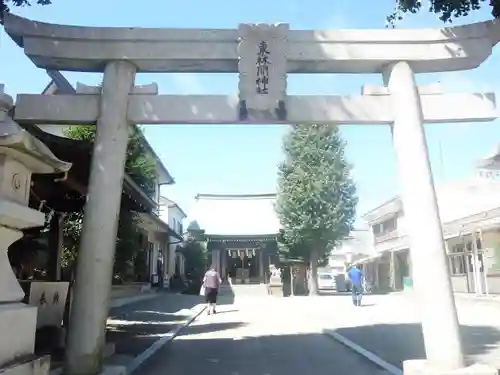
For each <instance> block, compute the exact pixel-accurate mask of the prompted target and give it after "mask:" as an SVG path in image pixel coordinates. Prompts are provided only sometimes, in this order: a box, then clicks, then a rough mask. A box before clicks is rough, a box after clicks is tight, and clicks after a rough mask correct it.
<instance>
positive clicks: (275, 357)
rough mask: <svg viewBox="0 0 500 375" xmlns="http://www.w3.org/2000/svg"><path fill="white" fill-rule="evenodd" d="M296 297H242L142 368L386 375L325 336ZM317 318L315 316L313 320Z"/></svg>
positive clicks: (258, 374) (228, 374) (190, 374)
mask: <svg viewBox="0 0 500 375" xmlns="http://www.w3.org/2000/svg"><path fill="white" fill-rule="evenodd" d="M289 300H290V299H275V298H270V297H267V296H266V297H254V298H247V299H237V300H236V302H235V303H234V304H228V305H224V306H221V307H220V308H219V311H218V314H217V315H214V316H206V315H204V316H202V317H200V318H198V319H197V320H196V321H195V322H194V323H193V324H192V325H190V326H189V327H188V328H186V329H185V331H184V332H183V333H182V334H181V336H179V337H177V338H176V339H175V340H174V341H173V342H172V343H171V344H170V345H169V346H167V347H165V348H163V349H162V350H160V351H159V352H158V353H157V355H155V356H154V357H153V358H152V359H151V360H150V361H149V362H148V363H146V364H145V365H144V366H142V367H141V368H139V369H138V372H140V373H141V375H157V374H162V373H167V374H176V375H198V374H202V373H203V374H205V375H247V374H248V375H250V374H251V375H285V374H286V375H290V374H308V375H316V374H318V375H320V374H321V375H324V374H326V373H328V374H333V375H334V374H339V375H340V374H342V375H343V374H350V375H358V374H359V375H361V374H363V375H365V374H383V373H384V372H383V371H382V370H380V369H379V368H377V367H375V366H374V365H373V364H371V363H370V362H368V361H365V360H364V359H362V358H361V357H360V356H358V355H357V354H355V353H353V352H351V351H350V350H349V349H347V348H346V347H344V346H343V345H341V344H339V343H337V342H336V341H334V340H332V339H330V338H328V337H327V336H325V335H323V334H321V329H320V326H319V325H317V324H316V323H313V324H311V317H304V316H303V315H302V312H301V311H300V310H290V307H291V306H293V304H290V303H289V302H288V301H289ZM313 320H314V318H313Z"/></svg>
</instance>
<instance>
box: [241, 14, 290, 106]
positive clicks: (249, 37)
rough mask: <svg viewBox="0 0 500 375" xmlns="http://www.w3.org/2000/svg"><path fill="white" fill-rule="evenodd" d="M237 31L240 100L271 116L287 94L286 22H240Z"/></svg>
mask: <svg viewBox="0 0 500 375" xmlns="http://www.w3.org/2000/svg"><path fill="white" fill-rule="evenodd" d="M238 33H239V45H238V54H239V57H240V60H239V63H238V71H239V79H240V82H239V98H240V104H242V103H243V105H244V107H245V110H246V111H254V112H255V111H258V112H260V113H262V112H267V113H268V115H269V116H273V115H274V113H275V112H276V109H277V108H278V107H279V106H280V103H284V100H285V96H286V74H287V67H286V61H287V51H288V39H287V37H288V25H287V24H278V25H270V24H240V25H239V27H238Z"/></svg>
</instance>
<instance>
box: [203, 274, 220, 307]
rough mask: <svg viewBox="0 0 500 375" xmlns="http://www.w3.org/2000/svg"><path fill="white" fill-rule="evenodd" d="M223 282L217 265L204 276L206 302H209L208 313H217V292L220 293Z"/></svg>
mask: <svg viewBox="0 0 500 375" xmlns="http://www.w3.org/2000/svg"><path fill="white" fill-rule="evenodd" d="M221 283H222V280H221V278H220V275H219V273H218V272H217V270H216V269H215V266H212V267H210V269H209V270H208V271H207V272H206V273H205V277H204V278H203V286H204V287H205V302H206V303H207V309H208V312H207V313H208V315H210V314H215V313H216V310H215V306H216V305H217V294H218V293H219V287H220V284H221Z"/></svg>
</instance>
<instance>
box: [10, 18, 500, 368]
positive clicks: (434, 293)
mask: <svg viewBox="0 0 500 375" xmlns="http://www.w3.org/2000/svg"><path fill="white" fill-rule="evenodd" d="M4 26H5V30H6V32H7V33H8V34H9V35H10V36H11V38H12V39H13V40H14V41H16V42H17V43H18V45H19V46H21V47H22V48H24V51H25V53H26V55H27V56H28V57H30V58H31V60H32V61H33V62H34V63H35V65H37V66H38V67H40V68H43V69H54V70H70V71H82V72H104V80H103V85H102V88H101V87H99V88H97V87H89V86H82V85H80V88H79V90H78V91H77V94H75V95H57V96H40V95H19V96H18V97H17V101H16V110H15V120H16V121H19V122H23V123H50V124H62V125H69V124H96V125H97V136H96V142H95V148H94V158H93V162H92V170H91V176H90V184H89V197H88V202H87V206H86V209H85V224H84V232H83V238H82V244H81V249H80V256H79V261H78V270H77V275H78V279H77V281H76V284H75V291H74V296H75V299H74V304H73V309H72V315H71V325H70V331H69V342H68V347H69V348H68V358H67V370H68V371H69V373H70V374H72V375H74V374H95V373H96V372H98V371H99V369H100V357H99V352H100V350H101V348H102V346H103V344H104V330H105V322H106V315H107V306H108V299H109V291H110V285H111V276H112V268H113V256H114V246H115V236H116V229H117V216H118V210H119V203H120V202H119V201H120V194H119V191H120V189H121V184H122V178H123V169H124V168H123V167H124V161H125V149H126V144H127V135H128V127H129V125H130V124H207V123H208V124H255V123H262V124H293V123H325V124H326V123H334V124H366V125H368V124H387V125H389V126H391V129H392V134H393V140H394V148H395V151H396V157H397V165H398V170H399V174H400V177H401V187H402V199H403V203H404V209H405V216H406V218H407V222H408V235H409V238H410V244H411V261H412V265H413V277H414V286H415V291H416V293H417V295H418V305H419V308H420V310H421V313H422V327H423V333H424V342H425V348H426V353H427V362H424V363H417V364H415V363H413V362H411V363H410V362H409V363H407V364H405V372H406V371H407V372H408V373H410V372H411V373H413V374H414V373H417V372H418V371H428V372H433V373H436V374H437V372H436V371H443V372H444V371H452V370H456V369H459V368H462V367H463V366H464V360H463V351H462V346H461V341H460V337H459V331H458V322H457V314H456V310H455V306H454V297H453V293H452V289H451V284H450V280H449V275H448V270H447V261H446V254H445V247H444V242H443V237H442V230H441V222H440V218H439V212H438V208H437V203H436V196H435V191H434V184H433V179H432V174H431V169H430V165H429V160H428V152H427V145H426V141H425V134H424V128H423V124H424V123H434V122H461V121H467V122H470V121H490V120H493V119H495V118H496V117H497V111H496V106H495V100H494V95H493V94H445V93H442V92H441V91H440V88H439V87H438V86H432V85H431V86H425V87H417V86H416V83H415V73H424V72H445V71H457V70H467V69H473V68H476V67H477V66H479V65H480V64H481V63H482V62H483V61H484V60H485V59H486V58H487V57H488V56H489V55H490V54H491V51H492V48H493V46H494V45H496V44H497V43H498V41H499V39H500V26H499V24H497V23H495V22H494V21H490V22H484V23H477V24H471V25H468V26H462V27H454V28H444V29H424V30H349V31H314V30H306V31H296V30H289V27H288V25H286V24H280V25H269V24H241V25H239V27H238V29H237V30H220V29H143V28H99V27H74V26H61V25H52V24H47V23H40V22H34V21H30V20H27V19H23V18H20V17H16V16H13V15H8V16H6V18H5V22H4ZM142 72H153V73H161V72H170V73H172V72H174V73H175V72H197V73H204V72H206V73H219V72H230V73H239V79H240V80H239V95H238V96H234V97H232V96H205V95H188V96H176V95H158V93H157V88H156V87H155V86H154V85H152V86H145V87H135V86H134V80H135V74H136V73H142ZM289 73H380V74H382V75H383V78H384V85H383V86H381V87H364V88H363V90H362V94H361V95H355V96H288V95H287V94H286V78H287V74H289ZM114 192H115V193H114ZM422 233H424V234H423V235H422ZM422 366H423V368H424V370H422ZM436 369H437V370H436ZM446 373H450V372H446Z"/></svg>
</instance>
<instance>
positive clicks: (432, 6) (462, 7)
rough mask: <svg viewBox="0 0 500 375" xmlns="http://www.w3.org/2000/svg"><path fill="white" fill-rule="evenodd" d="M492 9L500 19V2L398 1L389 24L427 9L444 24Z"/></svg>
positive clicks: (474, 0)
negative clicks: (480, 10) (478, 11)
mask: <svg viewBox="0 0 500 375" xmlns="http://www.w3.org/2000/svg"><path fill="white" fill-rule="evenodd" d="M485 5H488V6H490V7H491V14H492V16H493V17H495V18H499V17H500V0H489V1H488V2H487V3H486V0H430V1H428V2H424V1H422V0H396V7H395V10H394V12H393V13H392V14H390V15H389V16H388V17H387V21H388V23H389V24H391V25H394V24H395V23H396V22H397V21H398V20H401V19H402V18H403V15H404V14H407V13H418V12H420V11H422V10H425V9H426V6H428V10H429V12H431V13H435V14H437V15H438V16H439V19H440V20H441V21H443V22H451V21H452V20H453V18H459V17H465V16H468V15H469V14H470V13H471V12H473V11H475V10H479V9H481V8H482V7H483V6H485Z"/></svg>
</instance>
